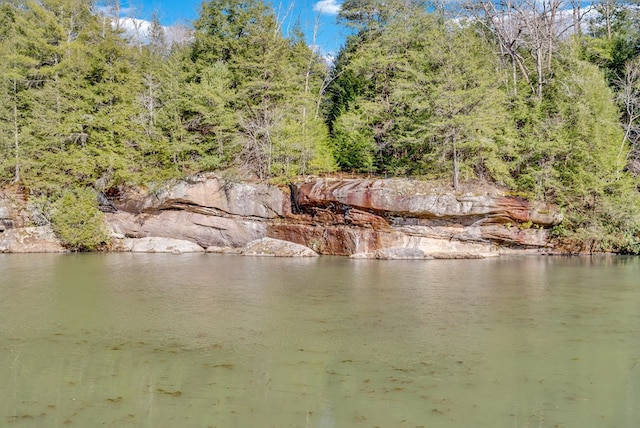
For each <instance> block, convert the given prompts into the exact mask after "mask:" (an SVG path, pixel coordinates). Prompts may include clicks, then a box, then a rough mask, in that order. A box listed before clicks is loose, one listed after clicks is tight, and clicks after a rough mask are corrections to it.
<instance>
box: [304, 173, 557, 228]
mask: <svg viewBox="0 0 640 428" xmlns="http://www.w3.org/2000/svg"><path fill="white" fill-rule="evenodd" d="M481 192H482V193H478V192H477V191H475V192H463V193H458V192H453V191H450V190H446V189H441V188H437V187H434V186H433V184H431V183H429V182H426V181H417V180H409V179H379V180H363V179H341V180H331V179H318V180H314V181H309V182H305V183H301V184H299V185H298V189H297V197H298V201H297V204H298V205H299V206H300V207H304V206H325V207H326V206H331V205H333V206H350V207H354V208H358V209H361V210H365V211H370V212H378V213H381V212H384V213H386V214H387V215H389V216H393V215H396V216H400V217H408V218H444V219H446V218H451V217H453V218H455V217H465V218H466V219H468V221H472V222H476V221H478V220H490V221H493V222H499V223H506V222H509V221H510V220H512V221H517V222H527V221H531V222H532V223H534V224H539V225H544V226H552V225H556V224H559V223H560V222H561V221H562V216H561V215H560V214H559V213H558V212H557V211H554V210H553V209H552V208H551V207H549V206H547V205H545V204H541V203H531V202H528V201H526V200H524V199H521V198H516V197H510V196H505V195H504V194H503V193H502V192H500V191H499V190H498V189H495V188H493V189H492V188H487V187H485V188H483V189H482V190H481Z"/></svg>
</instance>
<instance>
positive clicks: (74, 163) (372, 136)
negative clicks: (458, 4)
mask: <svg viewBox="0 0 640 428" xmlns="http://www.w3.org/2000/svg"><path fill="white" fill-rule="evenodd" d="M521 6H523V7H524V5H521ZM604 6H606V7H609V6H611V7H612V8H611V9H606V8H604V9H603V7H604ZM501 7H503V9H500V8H497V9H496V10H510V11H511V12H513V13H516V10H515V9H508V8H509V7H511V6H509V5H502V6H501ZM504 8H507V9H504ZM598 8H600V9H601V11H602V12H603V13H601V15H596V18H595V20H594V22H593V25H592V26H591V27H590V30H589V31H588V32H586V33H583V34H581V35H576V36H575V37H566V38H553V37H551V39H549V40H547V39H544V37H547V35H546V33H545V35H543V36H544V37H543V36H541V34H538V33H536V31H537V30H539V28H538V27H535V26H536V25H542V24H540V23H543V22H550V25H556V24H558V22H557V21H553V22H551V21H548V20H547V21H545V19H543V18H545V17H547V18H548V17H549V15H548V13H549V12H548V11H540V10H538V11H537V12H536V11H530V12H532V13H533V12H535V13H537V14H538V15H535V13H534V15H535V16H537V18H540V19H537V18H536V19H529V18H530V17H531V16H534V15H530V14H527V13H523V14H521V15H518V16H517V17H516V18H514V19H515V20H514V21H510V22H512V23H513V25H515V26H517V25H522V24H523V23H524V22H525V21H526V22H527V23H528V24H529V25H533V26H534V27H535V28H534V27H531V28H530V29H528V30H524V29H523V30H522V31H520V32H519V33H517V32H514V34H517V35H515V36H514V37H515V39H514V40H513V41H511V42H509V40H506V41H505V40H504V39H501V38H500V37H501V36H500V35H498V34H497V33H496V32H495V31H492V25H495V24H496V22H498V21H495V20H493V21H482V20H477V19H476V20H469V21H465V20H464V19H461V18H460V17H459V16H456V17H455V19H452V17H450V16H447V15H446V13H447V12H448V11H449V9H450V8H435V10H434V9H429V8H427V7H426V6H425V3H424V2H422V1H421V0H409V1H406V0H391V1H379V0H347V1H345V2H343V4H342V9H341V12H340V20H341V22H343V23H344V24H346V25H347V26H349V27H350V28H351V29H352V30H353V31H354V34H352V35H351V36H350V37H349V38H348V39H347V43H346V45H345V46H344V48H343V49H342V50H341V52H340V53H339V54H338V57H337V60H336V62H335V64H334V65H333V66H332V67H329V66H327V64H325V63H324V61H323V60H322V59H321V58H320V56H319V55H318V53H317V52H315V51H314V50H312V49H311V48H310V47H309V46H308V45H307V44H306V43H305V41H304V37H303V35H302V33H301V32H300V31H299V28H297V29H294V31H292V32H291V34H292V36H290V37H285V36H283V35H282V32H281V29H280V23H279V22H278V19H277V17H276V15H275V13H274V11H273V9H272V8H271V6H270V5H269V4H267V3H264V2H263V1H261V0H240V1H236V0H210V1H207V2H205V3H204V4H203V6H202V9H201V13H200V17H199V18H198V19H197V20H196V21H195V22H194V28H193V32H192V33H191V34H190V35H189V37H186V38H185V39H184V40H182V41H178V42H176V43H173V44H171V42H170V41H169V40H170V38H169V37H167V35H166V34H164V29H163V28H162V26H161V25H160V23H159V21H158V18H157V16H154V18H153V22H152V25H151V29H150V33H149V35H148V43H146V44H145V43H142V42H141V40H139V39H138V40H137V43H134V44H132V43H130V42H129V41H128V40H127V39H126V35H125V34H123V33H122V32H121V31H120V30H119V29H118V28H119V25H118V24H117V22H111V20H112V19H113V17H108V16H104V15H101V14H100V13H96V11H95V8H94V3H93V1H91V0H41V1H31V0H28V1H22V0H15V1H2V2H0V184H5V183H9V182H13V183H17V184H18V185H21V186H23V187H25V188H26V189H28V190H30V191H31V192H32V193H34V194H55V193H56V189H62V188H64V189H90V188H93V189H96V190H106V189H108V188H111V187H113V186H117V185H120V184H123V183H161V182H163V181H166V180H169V179H174V178H181V177H184V176H188V175H190V174H194V173H198V172H204V171H212V170H226V171H233V172H234V173H236V174H241V175H243V176H244V177H247V176H249V177H257V178H260V179H269V180H271V181H280V182H286V181H288V180H291V179H294V178H295V176H297V175H304V174H321V173H323V172H330V171H335V170H336V169H337V168H339V169H341V170H343V171H353V172H360V173H369V174H370V173H378V174H385V175H421V176H423V177H429V178H438V179H443V178H446V179H449V180H451V181H452V183H453V184H454V186H456V185H457V184H458V182H459V181H460V180H471V179H480V180H488V181H492V182H494V183H498V184H500V185H503V186H504V187H507V188H508V189H509V190H510V191H512V192H513V193H517V194H526V195H531V196H533V197H535V198H538V199H542V200H546V201H549V202H554V203H556V204H558V205H560V206H561V207H562V209H564V211H565V219H566V220H565V222H564V223H563V225H562V226H561V228H562V229H561V228H560V227H557V228H556V229H557V231H556V232H557V233H556V237H557V238H558V239H563V240H567V241H571V240H574V241H575V242H577V243H579V245H584V244H585V242H588V245H586V247H588V248H589V249H592V250H603V251H609V250H612V251H621V252H630V253H636V252H638V250H639V248H640V244H639V238H638V237H639V234H638V231H640V220H639V219H638V214H637V213H639V212H640V202H639V201H638V191H637V184H638V183H637V179H636V178H634V176H633V175H632V174H631V173H636V174H637V173H639V172H640V166H636V167H634V166H633V162H634V159H640V138H639V137H638V135H639V133H638V131H637V129H638V126H637V120H638V118H639V117H640V115H638V114H636V113H637V112H636V110H635V109H636V108H637V106H638V105H640V102H639V101H638V96H637V92H638V91H637V80H638V79H637V76H636V77H634V78H635V79H636V80H633V82H635V83H633V84H632V85H631V84H627V85H626V87H625V79H624V77H625V76H626V75H625V73H627V74H629V71H631V72H634V69H633V67H631V68H629V67H630V66H633V65H634V64H635V65H637V61H638V60H637V57H638V53H639V52H640V32H639V31H638V28H640V27H638V25H637V24H638V21H639V18H638V16H640V15H638V12H637V10H636V8H633V7H630V6H629V5H628V4H627V3H619V2H612V3H610V4H609V3H607V4H606V5H605V4H602V5H598V6H597V7H596V9H598ZM487 10H488V9H487ZM523 12H526V11H523ZM604 12H606V13H607V14H608V15H607V14H605V13H604ZM609 12H611V13H609ZM496 13H498V12H496ZM545 13H546V14H547V15H544V14H545ZM541 14H542V15H541ZM514 16H515V15H514ZM527 19H529V20H528V21H527ZM558 25H559V24H558ZM514 28H515V27H514ZM493 30H495V29H493ZM556 30H558V31H556V32H557V33H558V34H561V33H562V31H560V30H561V29H560V28H559V27H558V28H556ZM545 31H546V30H545ZM551 33H553V31H552V32H550V33H549V34H551ZM536 37H537V39H536ZM541 37H542V38H541ZM541 41H543V42H544V43H543V44H540V42H541ZM506 42H509V43H506ZM547 42H548V43H547ZM536 43H537V44H536ZM536 60H537V61H536ZM607 82H608V83H609V84H610V87H608V86H607ZM627 83H628V82H627ZM611 88H612V89H613V90H614V91H618V92H617V94H615V93H614V92H612V89H611ZM625 88H626V89H625ZM627 89H629V91H627V92H625V91H626V90H627ZM614 99H617V100H619V104H618V105H616V103H615V102H614ZM630 106H631V107H632V108H630ZM619 108H622V110H623V111H622V115H621V114H620V110H619ZM621 118H622V120H623V121H624V123H625V127H626V128H625V129H626V131H627V132H626V134H625V133H623V131H622V128H621V126H620V119H621ZM638 164H639V165H640V162H638ZM87 192H88V193H87ZM87 192H85V191H84V190H69V191H67V192H65V193H64V194H63V196H61V197H60V198H59V199H58V200H57V201H56V202H55V207H54V208H55V209H54V210H52V211H51V213H52V214H53V213H56V214H55V216H54V218H55V221H54V223H55V224H59V226H56V227H57V230H58V233H59V234H60V235H61V236H63V235H64V236H66V237H65V238H64V239H65V240H66V242H67V243H68V245H70V247H73V248H77V249H92V248H96V247H97V246H98V245H100V242H101V241H102V240H103V239H105V238H104V237H103V236H102V235H101V234H100V232H99V231H98V229H94V227H95V228H97V227H98V226H97V223H98V220H96V219H97V218H98V217H99V213H97V211H96V207H95V201H92V202H91V201H90V199H91V197H89V193H90V192H89V191H87ZM90 202H91V203H90ZM40 205H41V208H42V207H46V206H47V204H46V203H44V202H43V203H40ZM76 207H82V208H77V209H76ZM40 211H42V209H41V210H40ZM80 211H85V212H84V215H85V218H84V219H83V218H81V216H80V214H81V213H80ZM43 212H44V211H43ZM72 214H73V215H72ZM94 214H95V216H94ZM74 215H77V216H78V217H77V218H76V217H74ZM65 216H66V217H65ZM46 219H47V217H46V216H43V217H42V221H46ZM52 220H53V218H52ZM70 224H73V225H80V226H81V227H78V228H76V229H78V230H85V231H86V230H91V229H94V231H93V232H87V233H84V234H80V235H81V236H74V235H73V233H72V232H74V227H71V226H68V225H70ZM64 225H67V226H64ZM92 234H93V237H94V238H95V240H92V239H93V238H92ZM586 247H585V248H586Z"/></svg>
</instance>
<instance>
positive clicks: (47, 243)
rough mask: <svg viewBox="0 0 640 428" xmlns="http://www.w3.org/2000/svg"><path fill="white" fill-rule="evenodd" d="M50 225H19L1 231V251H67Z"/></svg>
mask: <svg viewBox="0 0 640 428" xmlns="http://www.w3.org/2000/svg"><path fill="white" fill-rule="evenodd" d="M65 251H66V250H65V248H64V247H63V246H62V244H61V243H60V241H59V240H58V238H57V237H56V235H55V234H54V233H53V231H52V230H51V228H50V227H49V226H39V227H19V228H12V229H9V230H5V231H4V232H2V233H0V253H62V252H65Z"/></svg>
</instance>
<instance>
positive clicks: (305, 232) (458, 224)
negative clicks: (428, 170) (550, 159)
mask: <svg viewBox="0 0 640 428" xmlns="http://www.w3.org/2000/svg"><path fill="white" fill-rule="evenodd" d="M292 194H293V198H292V209H293V211H294V212H295V214H294V215H292V216H291V218H289V219H287V221H284V222H281V223H280V224H278V223H272V224H271V225H270V228H269V230H268V234H269V236H274V237H276V238H279V239H284V240H288V241H292V242H297V243H300V244H303V245H307V246H309V247H310V248H313V249H314V250H316V251H318V252H320V253H322V254H340V255H353V254H360V255H362V254H371V255H372V257H377V256H376V254H377V255H378V256H380V254H381V253H380V252H379V250H381V249H382V250H384V249H389V248H396V249H399V248H407V249H414V250H416V251H421V252H422V253H423V254H424V255H425V257H434V258H444V257H446V258H458V257H465V258H469V257H470V258H475V257H490V256H494V255H499V254H500V251H501V249H502V248H505V247H507V248H522V249H524V248H539V249H543V248H547V247H549V245H550V244H549V233H548V229H549V228H550V227H551V226H553V225H556V224H558V223H560V221H561V220H562V218H561V216H560V215H559V214H558V213H557V211H555V210H554V209H553V208H552V207H550V206H547V205H544V204H534V203H530V202H528V201H526V200H523V199H519V198H515V197H510V196H508V195H505V194H504V192H501V191H500V190H498V189H496V188H487V187H482V188H478V189H473V188H471V189H468V190H467V191H465V192H459V193H458V192H453V191H452V190H450V189H443V188H437V187H434V186H433V185H432V184H430V183H428V182H421V181H415V180H408V179H385V180H362V179H353V180H330V179H323V180H313V181H307V182H304V183H300V184H298V185H297V186H296V187H295V189H294V191H293V192H292ZM382 258H390V256H386V255H384V256H383V257H382Z"/></svg>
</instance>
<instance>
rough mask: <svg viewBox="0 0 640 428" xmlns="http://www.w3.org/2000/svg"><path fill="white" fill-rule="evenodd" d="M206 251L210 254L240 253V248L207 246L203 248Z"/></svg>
mask: <svg viewBox="0 0 640 428" xmlns="http://www.w3.org/2000/svg"><path fill="white" fill-rule="evenodd" d="M205 251H206V252H207V253H211V254H242V248H232V247H216V246H213V247H207V249H206V250H205Z"/></svg>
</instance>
